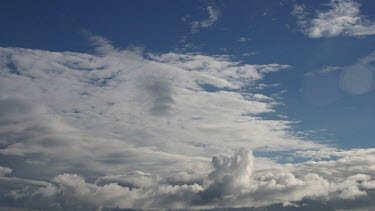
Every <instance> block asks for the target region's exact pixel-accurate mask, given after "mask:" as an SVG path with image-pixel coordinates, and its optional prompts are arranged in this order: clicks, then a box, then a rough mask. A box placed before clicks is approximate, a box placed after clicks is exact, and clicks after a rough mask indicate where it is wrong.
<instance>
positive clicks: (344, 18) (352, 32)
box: [292, 0, 375, 38]
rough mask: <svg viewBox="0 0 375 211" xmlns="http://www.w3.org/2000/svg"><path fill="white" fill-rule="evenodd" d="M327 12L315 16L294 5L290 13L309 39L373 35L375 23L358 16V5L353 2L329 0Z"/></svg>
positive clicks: (351, 0) (322, 11) (349, 0)
mask: <svg viewBox="0 0 375 211" xmlns="http://www.w3.org/2000/svg"><path fill="white" fill-rule="evenodd" d="M327 6H328V7H329V9H328V10H320V11H319V10H318V11H317V12H316V13H315V14H311V13H309V12H307V11H306V7H305V6H303V5H295V8H294V10H293V12H292V14H293V15H295V16H296V17H297V18H298V24H299V26H300V27H301V28H302V31H303V32H304V33H305V34H306V35H307V36H309V37H311V38H320V37H334V36H338V35H346V36H360V35H373V34H375V23H374V22H373V21H371V20H369V19H366V18H365V17H363V16H362V15H361V14H360V6H361V5H360V4H359V3H357V2H355V1H353V0H331V1H330V3H329V4H328V5H327Z"/></svg>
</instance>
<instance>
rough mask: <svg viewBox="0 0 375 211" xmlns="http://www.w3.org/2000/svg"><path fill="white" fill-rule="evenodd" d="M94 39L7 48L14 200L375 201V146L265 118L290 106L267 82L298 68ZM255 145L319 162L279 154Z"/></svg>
mask: <svg viewBox="0 0 375 211" xmlns="http://www.w3.org/2000/svg"><path fill="white" fill-rule="evenodd" d="M88 36H89V38H90V40H91V41H92V42H93V46H94V47H95V53H93V54H87V53H75V52H50V51H43V50H31V49H23V48H0V68H1V70H2V71H1V72H0V75H1V77H0V96H1V97H0V114H1V115H0V125H1V128H0V135H1V136H0V137H1V140H0V144H1V148H0V156H2V158H5V159H2V162H1V167H0V184H1V186H2V187H3V188H2V191H1V192H0V193H1V196H0V200H1V201H2V202H3V204H5V205H7V206H19V204H22V205H23V206H25V207H30V208H43V209H56V210H58V209H62V210H64V209H65V210H66V209H78V210H87V209H94V208H133V209H203V208H204V209H210V208H224V207H262V206H269V205H274V204H278V205H284V206H290V205H293V206H302V205H303V203H305V202H304V200H312V201H318V202H319V203H320V202H322V201H324V202H325V201H327V203H328V202H331V201H335V200H353V203H354V202H355V200H356V199H358V198H361V200H365V201H366V200H367V201H366V202H368V204H366V206H367V205H369V204H370V205H371V203H370V202H369V198H371V196H372V195H371V194H373V192H371V191H372V190H373V189H374V186H375V185H374V180H373V179H374V169H375V166H374V163H375V162H374V157H375V156H374V151H373V149H362V150H349V151H339V150H337V149H335V148H332V147H330V148H328V147H327V146H325V145H322V144H319V143H315V142H312V141H309V140H306V139H303V138H301V137H298V136H296V135H295V134H294V133H293V132H292V131H291V129H292V124H293V122H291V121H287V120H277V119H275V120H269V119H264V118H262V117H261V116H260V115H262V114H266V113H271V112H274V111H275V109H274V108H275V106H276V105H279V104H280V103H281V102H279V101H278V98H276V97H272V96H265V95H263V94H261V93H257V92H256V90H260V88H258V87H261V89H267V87H269V86H274V85H267V84H264V83H260V82H261V80H262V79H263V78H264V77H265V75H266V74H272V72H276V71H289V70H288V69H290V68H291V67H290V66H289V65H284V64H243V63H241V62H239V61H233V59H231V58H230V57H228V56H223V55H220V56H219V55H216V56H215V55H211V56H209V55H202V54H198V53H196V54H179V53H175V52H169V53H166V54H151V53H150V54H144V53H143V52H142V51H140V50H139V49H128V50H120V49H117V48H115V47H114V46H112V45H111V44H110V42H109V41H108V40H106V39H105V38H103V37H99V36H92V35H90V34H88ZM233 149H238V150H235V151H234V153H233ZM248 149H252V150H253V151H255V152H275V153H276V152H278V153H280V152H284V153H285V152H287V153H289V156H290V157H291V158H298V157H300V158H304V159H315V160H316V161H308V162H302V163H299V164H278V163H276V162H275V161H273V160H270V159H267V158H261V157H260V158H256V157H254V156H253V155H252V150H248ZM211 158H212V159H211ZM322 159H331V160H325V161H324V160H322ZM9 160H12V162H9ZM36 199H37V200H36Z"/></svg>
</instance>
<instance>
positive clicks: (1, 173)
mask: <svg viewBox="0 0 375 211" xmlns="http://www.w3.org/2000/svg"><path fill="white" fill-rule="evenodd" d="M11 172H12V169H10V168H7V167H3V166H0V177H2V176H4V175H7V174H10V173H11Z"/></svg>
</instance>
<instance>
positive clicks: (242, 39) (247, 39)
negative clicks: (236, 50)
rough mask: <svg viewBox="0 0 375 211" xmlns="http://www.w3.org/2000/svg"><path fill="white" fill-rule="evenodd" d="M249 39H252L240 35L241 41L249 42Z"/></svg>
mask: <svg viewBox="0 0 375 211" xmlns="http://www.w3.org/2000/svg"><path fill="white" fill-rule="evenodd" d="M249 40H251V38H250V37H240V39H238V41H239V42H247V41H249Z"/></svg>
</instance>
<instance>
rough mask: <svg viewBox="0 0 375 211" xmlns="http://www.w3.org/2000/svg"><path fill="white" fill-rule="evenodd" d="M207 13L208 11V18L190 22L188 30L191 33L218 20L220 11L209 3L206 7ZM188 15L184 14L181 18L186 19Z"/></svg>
mask: <svg viewBox="0 0 375 211" xmlns="http://www.w3.org/2000/svg"><path fill="white" fill-rule="evenodd" d="M206 10H207V13H208V18H207V19H205V20H200V21H193V22H191V23H190V25H191V27H190V32H191V33H197V32H199V31H200V30H201V29H204V28H209V27H211V26H212V25H213V24H214V23H215V22H216V21H217V20H219V17H220V11H219V10H218V9H216V8H215V7H214V6H212V5H209V6H207V8H206ZM188 17H190V16H185V17H183V18H182V20H183V21H186V20H187V18H188Z"/></svg>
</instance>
